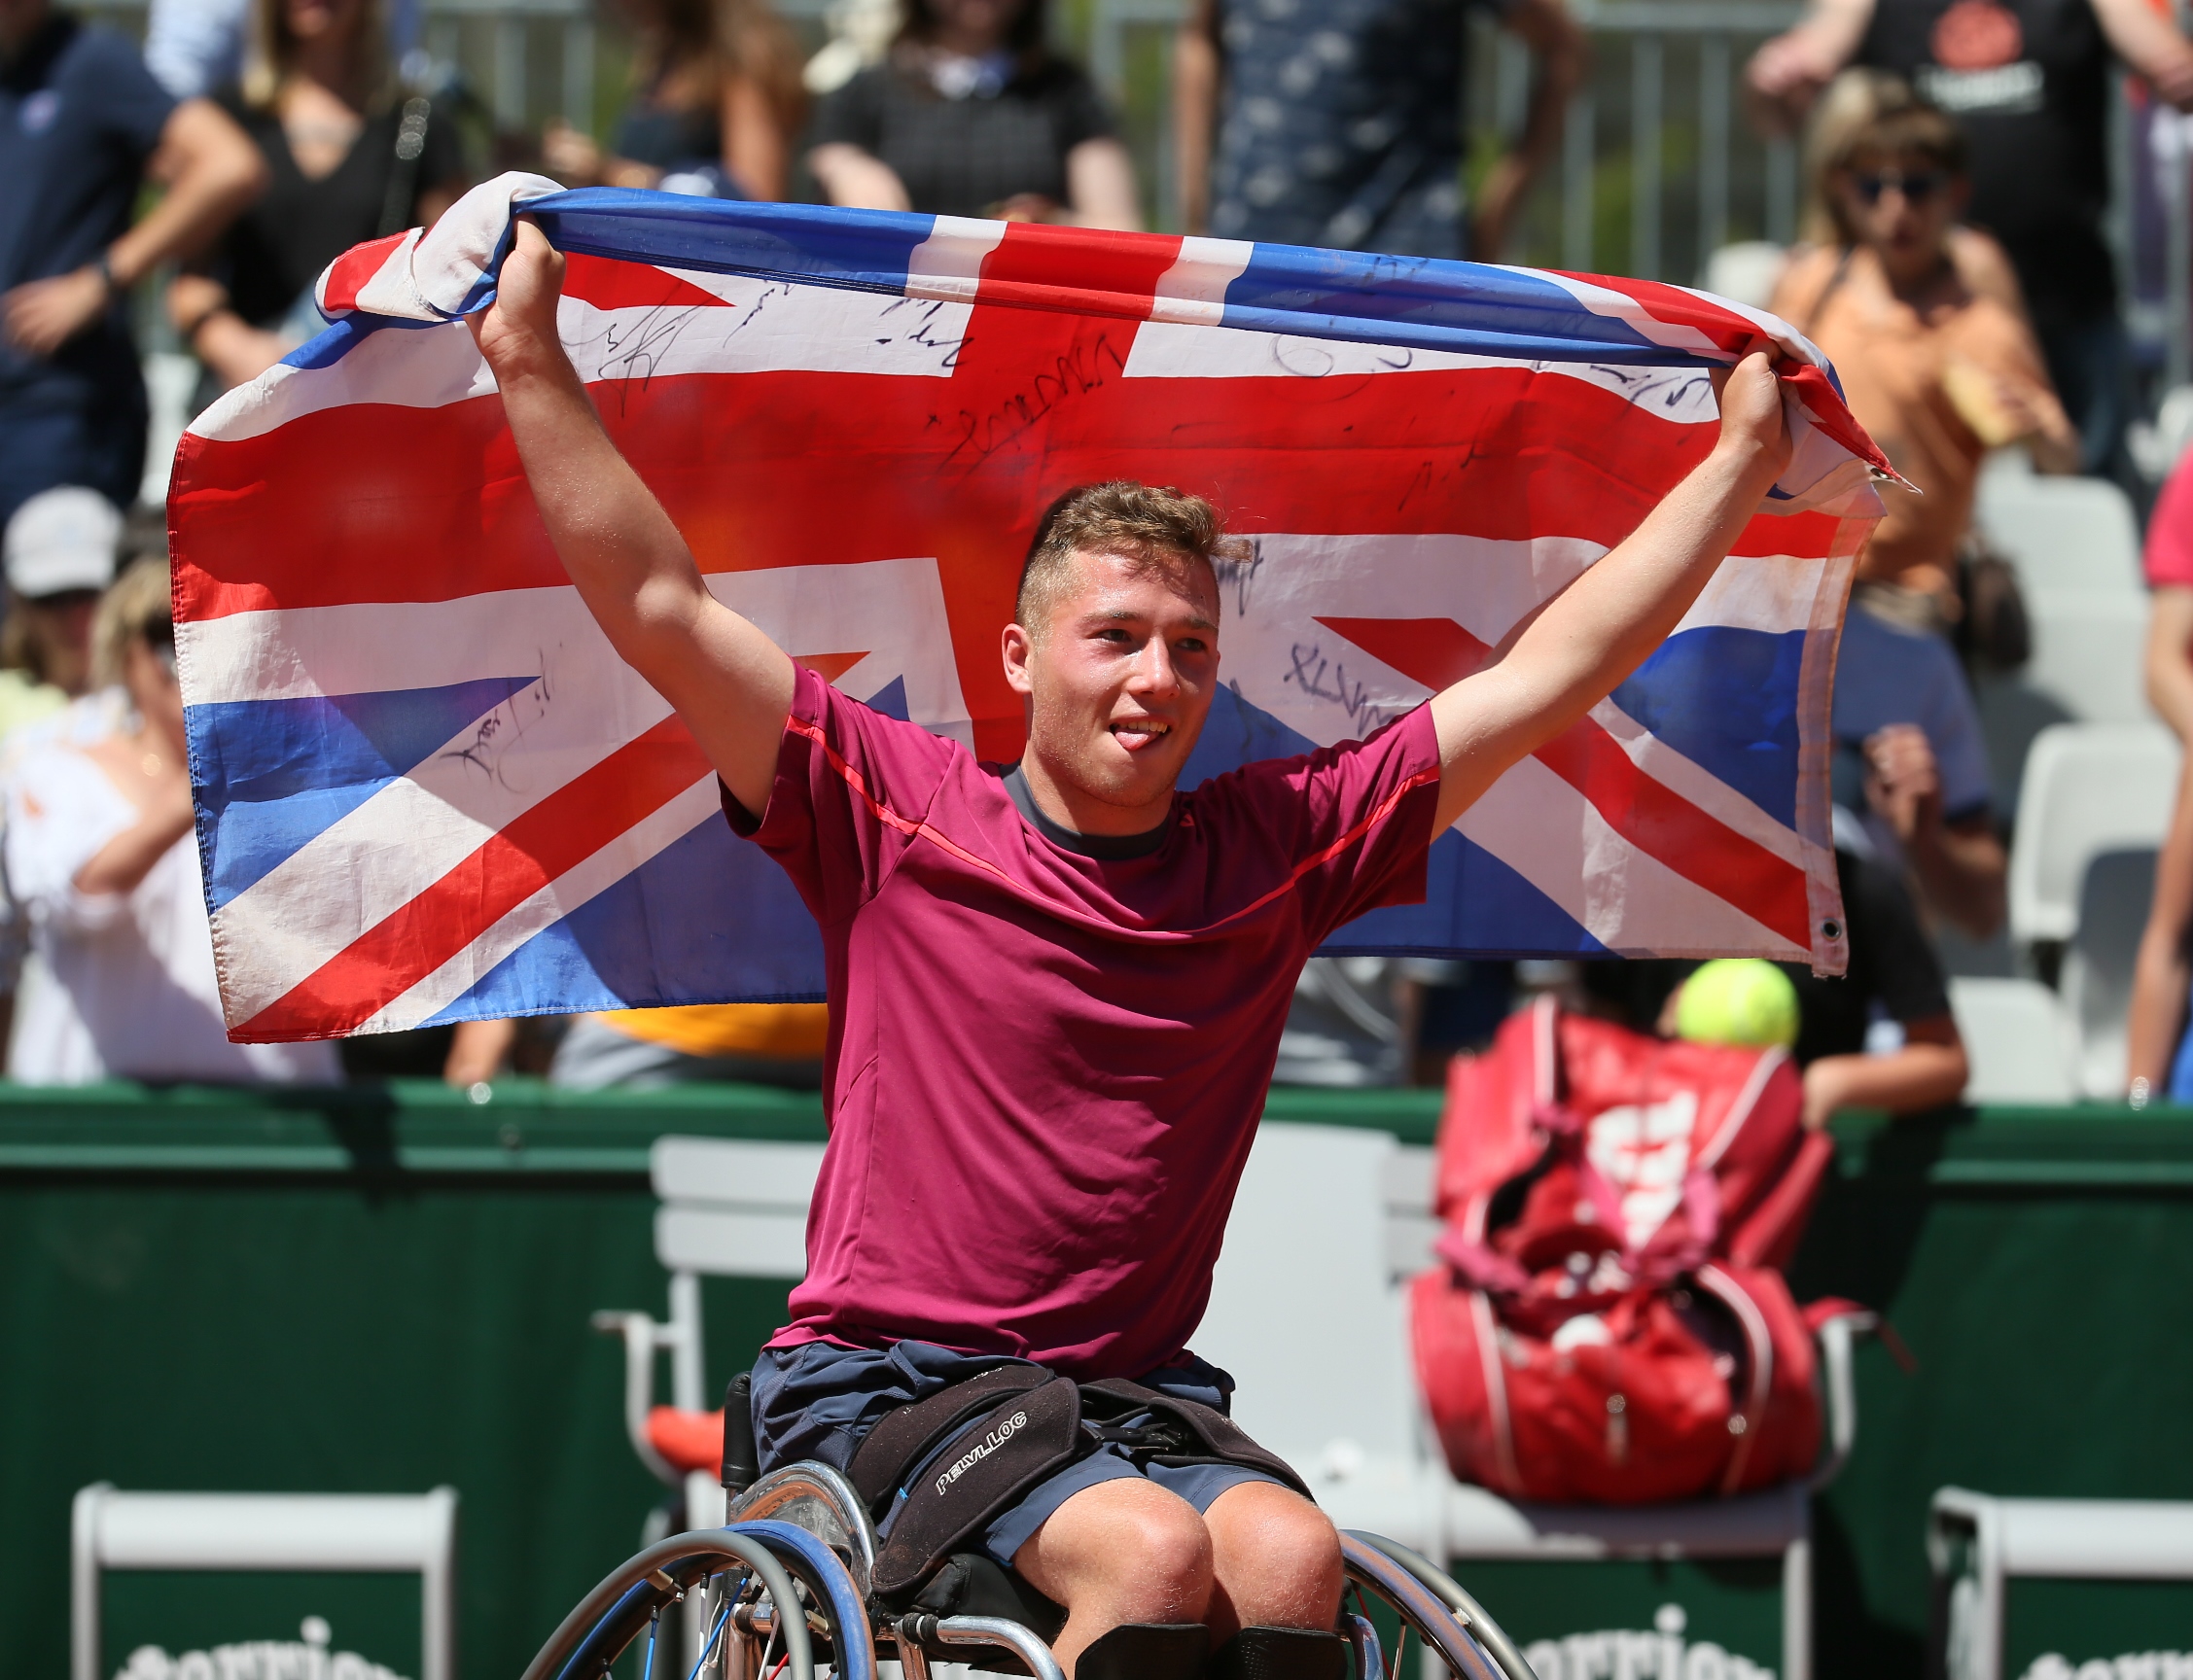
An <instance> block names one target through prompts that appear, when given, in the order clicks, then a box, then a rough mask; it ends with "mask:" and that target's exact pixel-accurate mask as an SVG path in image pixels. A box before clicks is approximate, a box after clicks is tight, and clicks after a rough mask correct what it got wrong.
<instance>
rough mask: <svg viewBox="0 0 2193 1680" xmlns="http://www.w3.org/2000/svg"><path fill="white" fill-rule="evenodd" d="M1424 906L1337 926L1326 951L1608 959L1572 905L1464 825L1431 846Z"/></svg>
mask: <svg viewBox="0 0 2193 1680" xmlns="http://www.w3.org/2000/svg"><path fill="white" fill-rule="evenodd" d="M1424 885H1425V895H1424V902H1423V903H1422V904H1390V905H1388V906H1387V907H1386V908H1385V909H1383V910H1373V911H1372V912H1371V913H1370V914H1369V915H1367V916H1359V917H1357V918H1356V920H1355V921H1353V922H1351V923H1349V924H1348V925H1347V926H1346V927H1340V928H1337V929H1335V930H1334V932H1333V935H1332V937H1331V938H1330V939H1327V940H1326V942H1325V944H1324V945H1323V946H1321V947H1320V949H1321V950H1322V951H1324V952H1325V953H1326V955H1327V956H1348V955H1353V954H1358V953H1367V954H1371V955H1376V956H1389V955H1394V954H1398V953H1406V952H1421V953H1425V954H1428V955H1432V956H1437V957H1451V956H1453V955H1454V954H1455V953H1456V952H1458V951H1460V952H1468V954H1469V955H1470V956H1472V957H1606V956H1609V955H1610V953H1609V951H1608V949H1607V947H1606V946H1604V945H1602V944H1601V943H1600V942H1599V941H1598V940H1597V939H1594V938H1593V937H1592V936H1591V935H1590V934H1589V933H1588V932H1586V931H1585V930H1584V927H1583V924H1582V923H1580V922H1578V921H1577V920H1576V919H1575V918H1574V916H1572V915H1570V914H1569V912H1568V911H1566V910H1564V909H1562V908H1561V906H1560V905H1558V904H1556V903H1555V902H1554V901H1553V900H1552V899H1551V898H1548V897H1547V896H1546V895H1545V894H1544V893H1543V892H1539V890H1538V889H1537V888H1536V887H1534V886H1532V885H1531V883H1530V882H1528V881H1526V880H1525V879H1524V878H1523V877H1522V876H1521V875H1518V874H1517V873H1516V872H1515V871H1514V870H1513V869H1511V868H1509V867H1508V866H1507V865H1506V864H1505V863H1503V862H1502V861H1501V860H1500V859H1499V858H1498V857H1494V856H1493V855H1492V854H1491V853H1490V852H1488V851H1486V850H1485V849H1484V848H1483V847H1482V846H1480V845H1478V844H1477V842H1476V841H1474V840H1472V839H1470V838H1469V836H1468V835H1467V834H1464V833H1462V832H1461V831H1460V830H1459V829H1449V830H1448V831H1447V832H1446V833H1444V834H1442V835H1440V836H1439V838H1438V839H1437V840H1436V841H1435V842H1434V843H1433V847H1432V855H1431V857H1429V858H1427V859H1426V862H1425V883H1424Z"/></svg>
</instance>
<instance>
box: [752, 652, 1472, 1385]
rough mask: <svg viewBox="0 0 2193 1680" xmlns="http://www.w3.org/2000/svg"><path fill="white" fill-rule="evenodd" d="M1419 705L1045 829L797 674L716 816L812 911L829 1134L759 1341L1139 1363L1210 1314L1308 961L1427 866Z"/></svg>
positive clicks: (1402, 899)
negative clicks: (821, 972) (743, 790)
mask: <svg viewBox="0 0 2193 1680" xmlns="http://www.w3.org/2000/svg"><path fill="white" fill-rule="evenodd" d="M1438 784H1439V753H1438V747H1437V743H1436V741H1435V740H1434V737H1433V727H1432V716H1431V713H1430V711H1429V710H1428V709H1427V708H1424V707H1419V708H1417V709H1416V710H1415V711H1413V712H1411V713H1410V714H1408V715H1407V716H1406V717H1402V718H1399V719H1398V720H1397V721H1396V722H1394V723H1392V724H1391V725H1389V726H1388V727H1387V728H1385V729H1383V730H1381V731H1380V732H1379V733H1378V734H1376V735H1374V736H1373V737H1371V739H1370V740H1368V741H1366V742H1362V743H1360V744H1359V743H1350V744H1348V745H1345V746H1341V747H1336V748H1331V749H1328V750H1326V751H1325V752H1316V753H1313V754H1311V755H1309V756H1308V757H1303V758H1291V759H1282V760H1275V761H1271V762H1267V763H1260V764H1251V765H1248V766H1246V767H1245V768H1243V769H1240V770H1236V771H1233V772H1231V773H1230V774H1228V775H1224V776H1220V777H1216V778H1214V779H1213V780H1211V781H1209V782H1206V783H1204V784H1203V785H1202V786H1201V787H1197V788H1195V789H1194V790H1193V791H1192V792H1187V793H1183V794H1180V795H1178V796H1177V797H1176V798H1175V799H1174V801H1173V814H1172V818H1171V822H1170V827H1169V830H1168V832H1167V834H1166V836H1165V839H1164V841H1163V843H1162V844H1161V845H1160V846H1158V848H1157V849H1156V850H1155V851H1153V852H1151V853H1150V854H1149V855H1147V856H1144V857H1133V858H1125V859H1113V860H1105V861H1099V860H1098V859H1095V858H1092V857H1082V856H1079V854H1077V853H1076V852H1073V851H1070V850H1068V849H1067V848H1066V847H1064V846H1061V845H1058V844H1055V843H1053V842H1052V841H1051V840H1048V839H1046V838H1044V837H1043V834H1042V833H1040V832H1039V831H1038V830H1037V829H1036V827H1034V826H1033V825H1032V824H1031V823H1030V822H1028V821H1027V820H1026V819H1024V818H1023V817H1022V816H1021V815H1020V812H1019V810H1018V809H1017V808H1016V807H1015V805H1014V803H1013V801H1012V798H1011V796H1010V793H1009V792H1008V788H1007V787H1006V784H1005V781H1004V777H1003V773H1002V772H1001V771H1000V769H999V768H998V767H997V766H994V765H992V766H985V765H980V764H977V763H976V762H975V761H974V759H973V756H972V755H970V754H969V752H967V750H966V749H965V748H963V747H960V746H958V745H957V744H955V743H953V742H950V741H946V740H943V739H941V738H940V737H938V736H936V735H932V734H931V733H930V732H929V731H928V730H926V729H923V728H920V727H918V726H917V725H914V724H911V723H902V722H900V721H897V720H896V719H893V718H890V717H883V716H882V715H881V714H879V713H876V712H873V711H870V710H869V709H868V708H867V707H866V706H863V705H861V704H860V703H858V702H857V701H853V700H849V699H847V698H846V697H845V696H843V695H841V694H839V693H838V692H837V691H836V690H835V689H833V688H831V686H830V685H829V684H828V683H826V682H823V681H822V679H821V678H819V677H817V676H816V675H815V674H814V673H812V672H810V671H805V670H802V671H801V672H800V673H799V681H798V686H797V688H796V691H795V695H794V699H793V705H792V714H791V717H789V718H788V719H787V720H786V729H785V739H784V748H783V752H782V754H781V756H780V757H779V759H778V762H777V780H776V786H775V788H774V789H773V790H772V792H771V794H770V798H769V808H768V810H767V812H766V813H765V814H764V816H763V818H762V821H761V822H760V825H759V826H757V825H756V824H755V823H754V822H753V820H752V818H751V817H750V816H748V814H747V813H746V812H745V811H744V810H743V809H741V808H740V807H739V806H738V805H737V804H736V803H735V802H734V801H732V800H730V799H729V798H728V797H727V796H726V798H725V813H726V815H727V816H728V817H729V818H730V821H731V824H732V826H733V827H734V828H736V829H738V830H739V831H740V832H741V833H751V834H752V836H753V838H754V839H755V840H756V841H757V842H758V843H759V844H760V846H761V847H762V848H763V849H764V850H766V851H767V852H768V853H769V854H770V856H772V857H775V858H776V860H777V861H778V862H779V863H781V864H782V865H783V866H784V868H785V869H786V871H787V872H788V873H789V874H790V875H791V876H792V879H793V881H794V883H795V885H796V886H797V887H798V889H799V892H800V895H801V896H802V897H803V898H804V899H805V900H806V902H807V906H808V908H809V909H810V910H812V911H813V912H814V915H815V919H816V921H817V922H818V923H820V924H821V926H822V931H823V943H824V952H825V961H826V964H827V968H828V973H829V977H830V978H829V984H830V999H831V1004H830V1010H831V1015H830V1047H829V1051H828V1057H827V1062H826V1070H825V1083H824V1090H825V1093H826V1097H825V1104H826V1108H827V1111H828V1113H829V1116H830V1121H831V1141H830V1148H829V1150H828V1152H827V1153H826V1155H825V1156H824V1159H823V1171H822V1177H821V1179H820V1181H819V1182H818V1183H817V1185H816V1187H815V1201H814V1206H813V1208H812V1210H811V1211H810V1213H809V1215H808V1221H807V1268H808V1270H807V1277H806V1279H805V1281H803V1282H802V1283H800V1284H799V1285H798V1287H796V1289H794V1291H793V1293H792V1313H793V1321H792V1323H791V1324H790V1325H789V1326H787V1327H786V1328H785V1329H783V1330H781V1331H779V1332H778V1334H777V1336H776V1338H775V1340H774V1341H773V1342H772V1343H771V1344H770V1346H771V1347H796V1346H797V1345H799V1344H801V1343H804V1342H811V1341H815V1340H817V1339H820V1338H828V1339H831V1340H834V1341H841V1342H847V1343H852V1344H856V1345H865V1346H875V1345H878V1344H883V1343H888V1342H892V1341H897V1340H901V1339H904V1338H914V1339H919V1340H921V1341H925V1342H935V1343H939V1344H941V1345H942V1346H944V1347H951V1348H956V1349H959V1350H961V1351H965V1352H971V1353H1003V1354H1013V1355H1018V1356H1020V1357H1022V1358H1027V1359H1034V1360H1038V1361H1040V1362H1042V1363H1043V1364H1045V1365H1050V1366H1054V1367H1056V1368H1057V1369H1059V1370H1060V1371H1063V1372H1065V1373H1067V1374H1069V1375H1071V1376H1074V1377H1076V1378H1079V1379H1081V1380H1084V1381H1087V1380H1092V1379H1095V1378H1099V1377H1114V1376H1134V1375H1139V1374H1141V1373H1143V1372H1146V1371H1150V1370H1152V1369H1154V1368H1156V1367H1158V1366H1160V1365H1163V1364H1164V1363H1166V1362H1167V1361H1168V1360H1170V1359H1172V1358H1173V1357H1175V1356H1176V1355H1178V1354H1179V1353H1181V1352H1182V1351H1183V1350H1184V1349H1185V1346H1186V1342H1187V1338H1188V1336H1189V1334H1190V1333H1191V1332H1192V1331H1193V1330H1194V1328H1195V1326H1196V1324H1197V1322H1198V1321H1199V1320H1200V1319H1201V1317H1202V1316H1203V1309H1204V1307H1205V1305H1206V1304H1207V1303H1208V1301H1209V1299H1210V1294H1211V1270H1212V1267H1213V1266H1214V1265H1215V1264H1216V1262H1217V1260H1218V1257H1219V1243H1220V1239H1221V1238H1222V1237H1223V1236H1224V1233H1225V1223H1226V1214H1227V1212H1228V1210H1229V1209H1230V1208H1231V1207H1232V1205H1233V1195H1234V1188H1235V1186H1236V1184H1237V1183H1238V1182H1239V1180H1240V1177H1241V1170H1242V1165H1243V1163H1244V1162H1245V1161H1246V1160H1247V1159H1248V1155H1249V1146H1250V1143H1251V1141H1252V1140H1253V1139H1254V1137H1255V1136H1256V1122H1257V1119H1258V1117H1259V1115H1260V1114H1261V1113H1262V1110H1263V1102H1264V1092H1265V1089H1266V1087H1267V1086H1268V1085H1269V1084H1270V1082H1271V1076H1272V1065H1273V1062H1274V1060H1275V1058H1276V1057H1277V1055H1278V1049H1279V1035H1280V1028H1281V1026H1282V1024H1283V1023H1284V1022H1285V1021H1286V1018H1287V1010H1288V1004H1289V1002H1290V1000H1291V998H1292V997H1293V994H1294V981H1295V976H1296V974H1297V973H1298V972H1299V970H1300V968H1301V965H1302V962H1303V959H1305V958H1306V957H1308V956H1309V954H1310V953H1311V952H1312V951H1313V950H1314V949H1316V947H1317V945H1318V944H1319V942H1320V941H1322V940H1323V939H1324V938H1325V937H1326V935H1327V934H1328V933H1330V932H1331V931H1332V929H1333V928H1335V927H1339V926H1340V925H1341V924H1342V923H1344V922H1347V921H1349V920H1351V919H1352V918H1354V917H1357V916H1360V915H1362V913H1363V912H1365V911H1367V910H1371V909H1374V908H1377V907H1378V906H1380V905H1385V904H1403V903H1413V902H1416V901H1418V900H1421V899H1422V898H1423V896H1424V867H1425V854H1426V851H1427V850H1428V848H1429V846H1430V844H1431V840H1432V819H1433V809H1434V806H1435V803H1436V800H1437V798H1438Z"/></svg>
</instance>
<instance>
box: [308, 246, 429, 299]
mask: <svg viewBox="0 0 2193 1680" xmlns="http://www.w3.org/2000/svg"><path fill="white" fill-rule="evenodd" d="M409 237H410V235H409V234H408V233H391V234H389V235H388V236H387V237H386V238H382V239H369V240H367V241H366V243H365V244H363V245H353V246H351V248H350V249H349V250H347V251H345V252H344V253H343V254H342V255H341V256H340V257H337V258H336V260H335V262H333V263H332V264H330V265H329V268H328V289H327V293H326V296H325V297H323V298H322V300H321V304H320V306H321V308H322V309H324V310H326V311H327V313H328V314H330V315H339V314H341V313H342V312H343V311H344V310H345V309H355V308H357V307H358V294H359V293H360V292H362V291H364V290H365V287H366V282H367V281H369V280H371V278H372V277H373V276H374V275H375V274H378V273H379V272H380V271H381V264H382V263H384V262H387V261H388V259H389V257H390V255H391V254H392V253H393V252H394V251H395V250H396V248H397V247H398V246H399V245H401V244H403V243H404V241H405V240H406V239H407V238H409Z"/></svg>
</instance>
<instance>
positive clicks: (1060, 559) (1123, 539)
mask: <svg viewBox="0 0 2193 1680" xmlns="http://www.w3.org/2000/svg"><path fill="white" fill-rule="evenodd" d="M1232 546H1233V545H1232V543H1231V541H1230V540H1229V539H1228V538H1227V536H1226V526H1225V520H1224V518H1223V517H1222V516H1221V515H1220V512H1219V510H1218V508H1214V507H1213V506H1212V505H1211V504H1210V503H1209V502H1207V501H1205V500H1204V499H1203V498H1202V497H1200V496H1190V495H1188V494H1187V493H1186V492H1185V491H1183V490H1176V489H1174V488H1172V487H1171V486H1170V485H1167V486H1164V487H1162V488H1160V487H1159V486H1157V485H1155V484H1138V483H1136V482H1135V481H1134V480H1133V479H1131V478H1115V479H1113V480H1112V481H1111V482H1110V483H1106V484H1083V485H1082V486H1080V488H1079V489H1076V490H1069V491H1068V492H1067V493H1066V494H1065V495H1063V496H1061V497H1060V498H1059V499H1058V500H1057V501H1056V502H1053V503H1052V504H1051V505H1050V507H1049V508H1045V509H1044V511H1043V518H1042V519H1041V520H1040V521H1038V522H1037V525H1036V536H1035V540H1034V541H1033V542H1031V543H1029V544H1028V558H1027V560H1026V561H1025V562H1023V564H1022V565H1021V568H1020V589H1019V592H1018V594H1017V595H1016V596H1015V597H1014V600H1013V608H1012V615H1013V618H1014V620H1015V621H1016V622H1017V623H1019V624H1021V625H1023V626H1025V627H1027V628H1028V629H1030V630H1033V631H1035V632H1037V633H1038V634H1041V632H1042V629H1043V625H1045V624H1047V623H1048V622H1049V620H1050V615H1051V613H1052V612H1053V611H1054V610H1055V609H1056V608H1057V606H1058V600H1059V596H1060V595H1061V593H1063V591H1064V587H1065V583H1066V579H1067V578H1068V577H1069V576H1070V575H1071V573H1072V570H1073V561H1074V556H1075V555H1077V554H1100V553H1101V554H1123V555H1125V556H1127V557H1128V558H1129V559H1132V560H1139V561H1144V562H1147V563H1148V564H1150V565H1152V566H1159V567H1164V566H1170V565H1174V564H1178V563H1179V562H1181V561H1184V560H1185V561H1186V562H1187V563H1188V564H1189V565H1191V566H1195V565H1201V566H1204V567H1211V568H1213V569H1214V575H1215V562H1217V561H1218V560H1219V559H1220V558H1223V557H1226V556H1228V555H1230V554H1231V552H1232Z"/></svg>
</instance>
